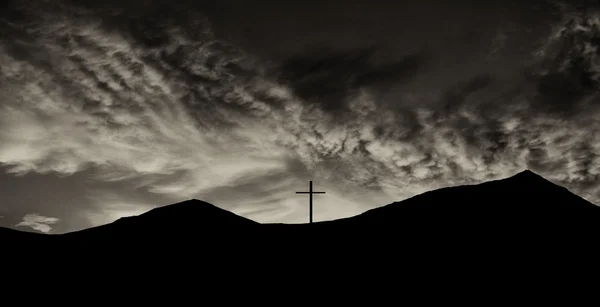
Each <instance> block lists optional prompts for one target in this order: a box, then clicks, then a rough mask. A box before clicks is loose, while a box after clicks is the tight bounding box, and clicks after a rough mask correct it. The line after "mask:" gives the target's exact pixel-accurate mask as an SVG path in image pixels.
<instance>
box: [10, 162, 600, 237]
mask: <svg viewBox="0 0 600 307" xmlns="http://www.w3.org/2000/svg"><path fill="white" fill-rule="evenodd" d="M599 225H600V207H597V206H596V205H594V204H592V203H590V202H588V201H586V200H584V199H583V198H581V197H579V196H577V195H575V194H573V193H571V192H569V191H568V190H567V189H566V188H564V187H561V186H558V185H556V184H553V183H552V182H550V181H548V180H546V179H544V178H543V177H541V176H539V175H537V174H535V173H533V172H531V171H524V172H521V173H519V174H517V175H515V176H512V177H510V178H506V179H501V180H495V181H489V182H485V183H481V184H477V185H465V186H456V187H448V188H443V189H438V190H434V191H430V192H426V193H423V194H420V195H417V196H414V197H412V198H409V199H407V200H404V201H400V202H395V203H392V204H389V205H386V206H382V207H379V208H375V209H372V210H369V211H367V212H364V213H362V214H360V215H357V216H354V217H350V218H345V219H339V220H334V221H326V222H317V223H313V224H293V225H292V224H259V223H256V222H254V221H251V220H249V219H246V218H244V217H241V216H238V215H236V214H234V213H232V212H229V211H226V210H223V209H220V208H218V207H216V206H214V205H212V204H209V203H206V202H203V201H200V200H196V199H192V200H188V201H183V202H180V203H176V204H172V205H168V206H163V207H159V208H155V209H152V210H150V211H148V212H146V213H144V214H141V215H138V216H132V217H126V218H121V219H119V220H117V221H115V222H113V223H110V224H106V225H102V226H99V227H94V228H90V229H85V230H82V231H77V232H72V233H67V234H62V235H32V234H27V235H26V234H25V233H23V232H19V231H14V230H8V229H1V232H0V238H2V239H11V238H12V239H18V240H27V239H41V238H44V239H48V240H50V239H52V240H59V241H61V242H72V241H87V242H91V241H98V240H100V241H103V242H137V243H140V242H150V241H151V242H153V244H157V243H159V242H162V243H163V244H165V243H169V244H184V242H185V243H191V242H194V243H195V244H217V243H219V242H229V243H228V244H240V243H244V244H258V243H260V242H263V243H266V244H274V243H273V242H276V243H277V244H285V243H290V244H292V245H293V244H300V245H304V244H308V243H306V242H312V243H313V244H317V243H331V244H334V245H335V244H342V243H343V242H347V243H350V242H353V243H352V244H358V243H356V242H362V241H364V242H365V244H366V243H367V242H371V243H373V242H375V241H377V240H378V238H382V237H387V238H389V237H390V236H393V237H394V238H395V239H396V240H404V241H405V242H423V241H426V240H430V241H431V240H437V241H438V242H442V241H448V240H449V239H457V238H460V239H461V240H462V241H467V240H468V241H470V242H472V241H474V240H475V241H481V242H486V241H497V240H512V241H526V240H527V238H529V239H534V238H535V240H538V241H539V240H546V239H547V240H550V239H553V240H554V239H556V238H559V237H561V236H562V237H572V236H584V235H585V236H587V235H589V234H596V233H599V231H598V230H599ZM284 237H285V238H286V239H285V240H283V239H282V238H284ZM305 240H309V241H305ZM440 240H442V241H440ZM303 242H305V243H303Z"/></svg>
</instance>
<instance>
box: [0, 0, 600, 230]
mask: <svg viewBox="0 0 600 307" xmlns="http://www.w3.org/2000/svg"><path fill="white" fill-rule="evenodd" d="M395 2H397V1H389V0H386V1H383V0H382V1H379V0H369V1H358V0H357V1H342V0H319V1H317V0H304V1H295V2H293V1H274V0H273V1H263V0H256V1H243V0H218V1H217V0H214V1H191V0H178V1H171V0H169V1H167V0H155V1H145V0H118V1H117V0H97V1H75V0H46V1H44V0H36V1H33V0H4V1H2V2H1V3H0V216H1V217H0V226H4V227H12V228H16V229H21V230H28V231H41V232H47V233H62V232H68V231H73V230H78V229H82V228H87V227H90V226H95V225H99V224H103V223H108V222H112V221H113V220H115V219H117V218H119V217H121V216H127V215H134V214H139V213H142V212H144V211H147V210H149V209H150V208H152V207H156V206H161V205H166V204H169V203H173V202H177V201H181V200H185V199H189V198H198V199H202V200H205V201H209V202H211V203H213V204H215V205H217V206H220V207H222V208H225V209H228V210H231V211H233V212H235V213H238V214H240V215H243V216H246V217H248V218H251V219H253V220H256V221H259V222H287V223H299V222H306V221H307V219H308V216H307V214H308V208H307V205H308V200H307V196H306V195H296V194H295V191H304V190H306V189H307V188H308V181H309V180H313V181H314V185H315V188H316V189H317V190H320V191H326V192H327V194H325V195H317V196H315V211H314V214H315V220H316V221H319V220H328V219H334V218H341V217H346V216H350V215H355V214H358V213H360V212H363V211H365V210H367V209H370V208H373V207H376V206H380V205H384V204H387V203H390V202H393V201H396V200H402V199H405V198H407V197H410V196H413V195H415V194H418V193H422V192H424V191H427V190H431V189H435V188H440V187H445V186H452V185H459V184H470V183H478V182H482V181H486V180H491V179H496V178H502V177H507V176H511V175H513V174H514V173H517V172H519V171H521V170H523V169H526V168H529V169H531V170H533V171H535V172H537V173H539V174H541V175H543V176H544V177H546V178H548V179H550V180H552V181H554V182H556V183H558V184H561V185H563V186H565V187H568V188H569V189H571V191H573V192H575V193H577V194H579V195H581V196H582V197H584V198H586V199H588V200H590V201H592V202H594V203H597V204H600V190H599V185H598V183H599V180H600V176H599V173H600V101H599V98H598V89H599V87H598V82H599V81H600V80H599V77H600V75H599V74H600V58H599V57H598V55H599V54H600V53H599V51H598V47H599V45H600V10H598V8H599V7H594V6H591V5H589V4H586V3H585V2H586V1H579V3H578V4H577V5H575V2H577V1H569V2H568V3H570V4H567V3H561V2H558V1H547V0H544V1H542V0H532V1H501V2H498V3H497V4H494V3H493V2H489V1H486V2H485V3H482V2H481V1H474V0H473V1H465V0H458V1H441V0H419V1H405V2H403V4H398V3H395ZM449 2H452V4H449ZM589 2H591V1H589Z"/></svg>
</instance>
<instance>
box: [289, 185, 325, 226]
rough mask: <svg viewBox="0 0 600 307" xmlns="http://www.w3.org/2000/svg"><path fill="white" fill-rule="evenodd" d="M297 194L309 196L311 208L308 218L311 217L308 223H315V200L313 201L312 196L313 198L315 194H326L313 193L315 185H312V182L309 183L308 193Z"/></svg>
mask: <svg viewBox="0 0 600 307" xmlns="http://www.w3.org/2000/svg"><path fill="white" fill-rule="evenodd" d="M296 194H308V199H309V203H308V206H309V214H308V216H309V218H308V221H309V223H311V224H312V222H313V199H312V196H313V194H325V192H315V191H313V185H312V180H311V181H309V185H308V192H296Z"/></svg>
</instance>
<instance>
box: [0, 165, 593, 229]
mask: <svg viewBox="0 0 600 307" xmlns="http://www.w3.org/2000/svg"><path fill="white" fill-rule="evenodd" d="M529 174H532V175H533V176H535V177H534V178H536V177H539V178H540V179H541V180H543V181H548V182H550V183H552V182H551V181H549V180H547V179H546V178H544V177H543V176H540V175H539V174H537V173H535V172H534V171H531V170H529V169H525V170H523V171H520V172H518V173H516V174H514V175H512V176H509V177H504V178H498V179H495V180H490V181H485V182H482V183H490V182H495V181H501V182H506V181H507V180H510V179H516V177H517V176H519V175H529ZM530 176H531V175H530ZM553 184H554V183H553ZM478 185H479V184H471V185H457V186H450V187H448V188H455V187H460V186H473V187H476V186H478ZM557 186H558V187H562V186H560V185H557ZM438 190H440V189H434V190H430V191H426V192H424V193H421V194H417V195H415V196H413V197H418V196H420V195H423V194H425V193H428V192H435V191H438ZM567 190H568V189H567ZM569 193H571V194H572V195H574V196H575V197H580V196H579V195H577V194H575V193H573V192H571V191H569ZM409 198H412V197H409ZM582 199H583V198H582ZM405 200H407V199H405ZM189 202H200V203H202V204H203V205H209V206H212V207H216V208H218V209H219V210H222V211H223V212H231V213H234V214H236V215H237V216H238V217H240V218H242V219H247V220H250V221H253V222H256V223H258V224H262V225H309V224H313V221H312V219H311V218H309V216H308V215H310V214H312V212H308V215H307V221H304V222H297V223H282V222H277V221H275V222H268V223H261V222H259V221H254V220H252V219H249V218H247V217H244V216H243V215H239V214H237V213H235V212H233V211H228V210H227V209H224V208H221V207H220V206H219V205H218V204H213V203H210V202H207V201H204V200H202V199H197V198H192V199H186V200H180V201H177V202H175V203H169V204H158V205H157V206H156V207H154V208H150V209H148V210H147V211H145V212H141V213H140V214H136V215H130V216H121V217H119V218H118V219H116V220H114V221H109V222H107V223H106V224H101V225H95V226H92V227H89V228H93V227H96V226H102V225H108V224H111V223H113V222H116V221H117V220H119V219H123V218H128V217H137V216H140V215H143V214H145V213H148V212H150V211H156V210H158V211H156V212H160V209H161V208H167V207H175V206H177V205H181V204H185V203H189ZM396 203H402V201H393V202H391V203H386V204H382V205H376V206H374V207H372V208H370V209H366V210H365V211H363V212H359V213H357V214H355V215H352V216H347V217H342V218H334V219H331V220H321V221H316V222H314V223H322V222H334V221H337V220H342V219H346V218H353V217H358V216H360V215H362V214H363V213H366V212H367V211H370V210H373V209H378V208H384V207H387V206H390V205H394V204H396ZM591 204H592V205H594V206H597V207H600V205H598V204H594V203H591ZM182 213H185V212H182ZM17 226H19V225H17ZM21 226H23V227H19V228H10V227H9V228H8V229H13V230H17V231H21V232H31V233H46V232H43V231H39V230H38V231H36V229H35V228H33V227H31V226H26V225H21ZM38 226H40V225H38ZM26 227H30V228H31V229H26ZM0 228H1V227H0ZM89 228H84V229H77V230H73V231H68V232H63V233H52V234H66V233H70V232H75V231H80V230H85V229H89Z"/></svg>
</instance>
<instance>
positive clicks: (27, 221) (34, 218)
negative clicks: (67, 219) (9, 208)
mask: <svg viewBox="0 0 600 307" xmlns="http://www.w3.org/2000/svg"><path fill="white" fill-rule="evenodd" d="M58 222H60V219H58V218H55V217H47V216H43V215H39V214H37V213H30V214H26V215H25V216H23V220H22V221H21V222H20V223H18V224H17V225H15V226H16V227H19V226H24V227H30V228H32V229H34V230H37V231H40V232H43V233H48V232H50V230H52V226H51V225H54V224H56V223H58Z"/></svg>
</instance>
